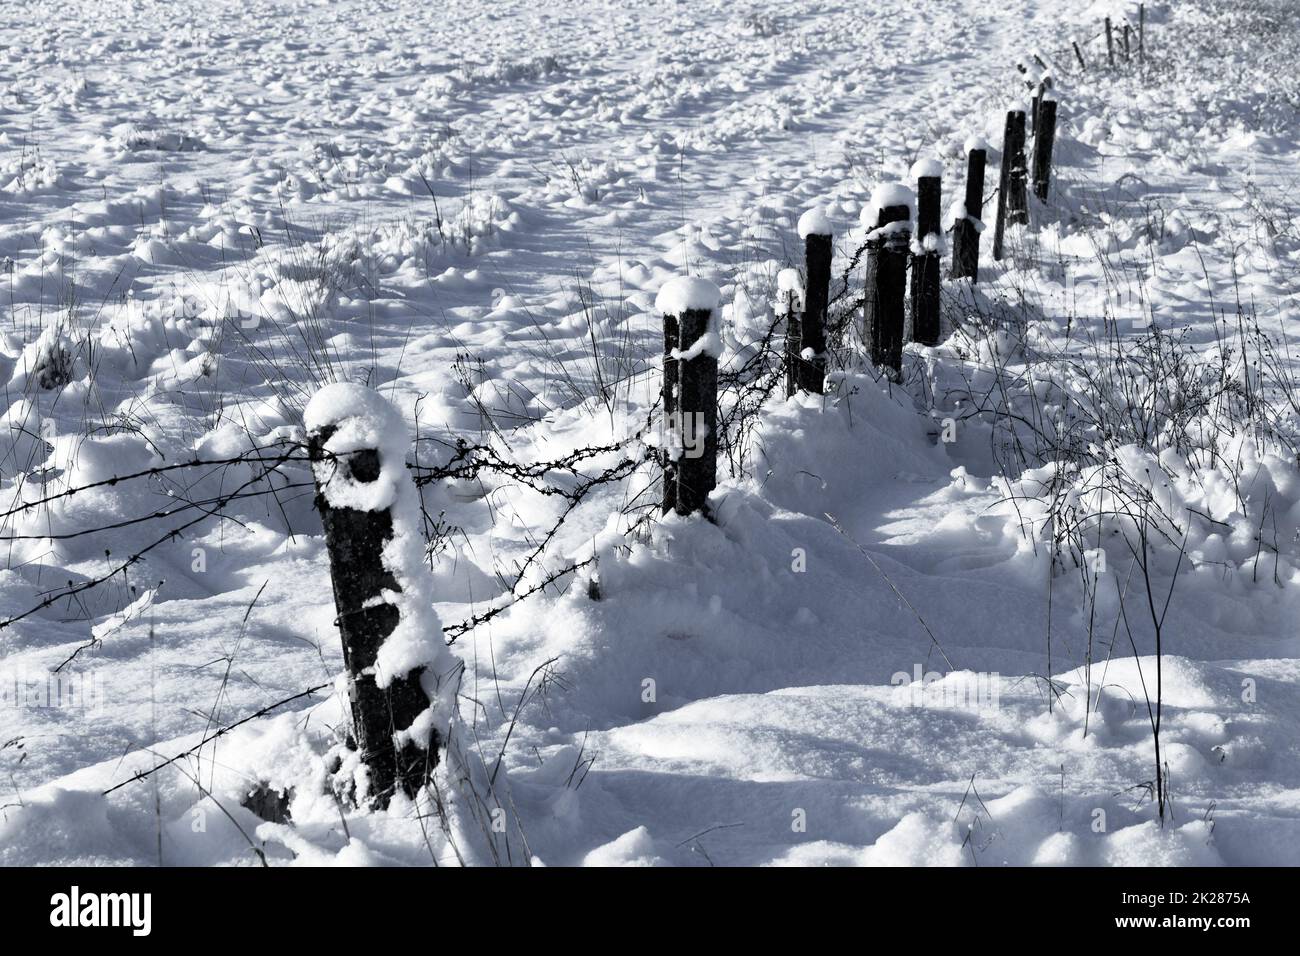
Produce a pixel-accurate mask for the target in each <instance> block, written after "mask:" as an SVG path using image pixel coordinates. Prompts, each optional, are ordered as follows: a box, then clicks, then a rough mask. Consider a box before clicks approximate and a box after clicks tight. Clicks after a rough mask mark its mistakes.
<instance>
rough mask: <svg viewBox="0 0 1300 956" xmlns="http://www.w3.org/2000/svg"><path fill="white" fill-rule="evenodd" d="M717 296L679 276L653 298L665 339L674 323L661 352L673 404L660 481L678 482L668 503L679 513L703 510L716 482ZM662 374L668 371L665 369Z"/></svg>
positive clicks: (701, 283) (713, 290)
mask: <svg viewBox="0 0 1300 956" xmlns="http://www.w3.org/2000/svg"><path fill="white" fill-rule="evenodd" d="M721 297H722V293H721V292H720V291H719V289H718V287H717V286H716V285H714V284H713V283H712V282H709V281H707V280H705V279H696V278H691V277H687V276H679V277H678V278H676V279H670V280H668V282H666V283H664V285H663V287H662V288H661V289H660V290H659V295H658V297H657V298H656V299H655V308H656V309H658V310H659V312H660V313H661V314H662V315H663V317H664V330H665V332H664V335H665V342H667V339H668V329H669V327H670V320H671V324H672V325H675V326H676V338H677V341H676V344H675V345H674V346H673V347H672V348H671V349H670V350H669V351H668V353H667V355H666V356H665V358H666V359H667V358H668V357H669V356H671V360H672V364H673V374H674V376H675V383H674V384H675V387H676V395H677V407H676V409H675V410H674V414H673V416H672V417H671V418H669V417H665V425H666V428H667V430H668V431H669V432H670V433H671V434H670V436H669V442H668V447H667V449H666V454H665V464H664V484H665V485H667V484H668V483H669V482H670V481H673V482H675V484H676V489H675V491H674V494H673V503H672V506H673V510H674V511H675V512H676V513H677V514H679V515H689V514H691V513H693V512H696V511H704V510H705V506H706V504H707V502H708V498H709V492H711V491H712V490H713V489H714V488H715V487H716V486H717V480H718V357H719V355H720V353H721V351H722V339H721V336H720V335H719V333H718V329H717V327H716V317H717V309H718V302H719V300H720V299H721ZM665 364H667V363H665ZM664 374H665V377H667V376H668V374H669V370H668V369H667V368H665V370H664ZM665 415H666V416H667V412H665ZM669 462H671V463H672V470H671V472H670V470H669ZM665 500H666V495H665Z"/></svg>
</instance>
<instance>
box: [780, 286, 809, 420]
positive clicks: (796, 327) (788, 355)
mask: <svg viewBox="0 0 1300 956" xmlns="http://www.w3.org/2000/svg"><path fill="white" fill-rule="evenodd" d="M775 311H776V316H777V318H781V317H784V318H785V356H784V359H783V364H784V365H785V396H786V398H789V397H790V396H791V395H793V394H794V393H795V392H797V391H799V356H800V353H801V352H802V351H803V325H804V314H803V313H804V293H803V284H802V282H800V280H799V270H797V269H782V270H781V271H780V272H779V273H778V274H777V277H776V309H775Z"/></svg>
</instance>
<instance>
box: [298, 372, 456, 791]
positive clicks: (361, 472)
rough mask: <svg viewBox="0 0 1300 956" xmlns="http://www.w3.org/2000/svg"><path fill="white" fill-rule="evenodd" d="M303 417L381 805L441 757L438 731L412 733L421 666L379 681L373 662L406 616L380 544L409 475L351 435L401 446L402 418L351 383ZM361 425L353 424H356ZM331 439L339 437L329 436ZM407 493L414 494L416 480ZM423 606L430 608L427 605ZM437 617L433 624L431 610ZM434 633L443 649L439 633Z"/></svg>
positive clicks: (421, 693) (388, 451)
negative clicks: (377, 502)
mask: <svg viewBox="0 0 1300 956" xmlns="http://www.w3.org/2000/svg"><path fill="white" fill-rule="evenodd" d="M340 410H341V411H340ZM305 417H306V420H307V426H308V438H307V453H308V458H309V459H310V461H311V463H312V472H313V476H314V478H315V484H316V509H317V511H319V512H320V516H321V523H322V524H323V525H324V527H325V547H326V550H327V551H328V552H329V561H330V578H331V580H332V583H333V587H334V606H335V609H336V610H337V612H338V618H337V620H336V622H335V623H336V624H337V625H338V629H339V636H340V637H341V638H342V642H343V660H344V663H345V665H346V667H347V672H348V678H347V679H348V698H349V702H350V705H351V711H352V721H353V728H354V733H355V743H356V746H357V749H358V751H359V752H360V754H361V759H362V762H363V763H364V764H365V766H366V767H367V769H368V773H369V798H370V803H371V805H372V806H376V807H380V808H384V807H387V806H388V804H389V801H390V800H391V798H392V796H393V794H394V793H395V792H396V791H397V790H398V789H401V791H402V792H403V793H405V794H406V795H407V796H408V797H414V796H415V795H416V794H417V793H418V792H419V790H420V788H421V787H423V786H424V784H425V782H426V781H427V780H428V779H429V774H430V773H431V772H432V770H433V768H434V767H435V766H436V765H437V763H438V749H439V747H440V746H441V744H442V740H441V735H440V733H439V731H438V729H437V728H433V729H432V730H431V732H430V733H429V734H428V736H426V737H424V739H423V740H419V739H413V738H418V737H419V734H418V731H416V730H415V727H414V725H415V724H416V721H417V718H419V717H421V715H422V714H424V712H425V711H427V710H428V709H429V706H430V700H429V697H428V695H427V694H426V693H425V690H424V687H423V685H422V681H421V678H422V676H423V674H424V672H425V667H424V666H418V667H415V668H413V669H411V670H409V671H408V672H407V673H405V674H398V675H390V678H389V679H387V680H385V679H384V677H383V674H382V673H381V672H382V670H383V668H382V666H377V662H379V661H380V656H381V647H382V646H383V644H384V642H385V641H386V640H387V639H388V638H389V637H390V635H392V634H393V632H394V631H395V630H396V629H397V627H398V625H399V624H400V623H401V621H402V617H403V611H402V609H401V608H400V607H399V603H398V602H400V600H401V595H402V594H403V588H402V586H401V584H400V583H399V582H398V579H397V576H396V574H395V567H396V566H395V565H394V564H393V563H392V559H391V556H389V555H388V554H387V552H386V548H387V546H388V545H389V544H390V542H391V541H392V539H393V535H394V522H395V518H394V510H395V508H396V504H395V502H396V501H397V499H398V497H399V496H400V495H401V494H402V492H403V490H404V489H403V488H400V487H394V486H395V485H396V483H399V482H405V483H408V484H409V483H410V481H411V479H410V476H409V475H408V474H407V471H406V462H405V456H404V452H403V451H402V450H400V448H399V449H398V450H397V451H394V450H393V449H392V448H384V447H361V448H357V447H353V443H351V440H350V434H351V433H354V432H357V431H360V432H362V433H366V434H369V435H372V436H373V435H391V434H392V433H393V431H394V430H397V431H399V432H400V434H401V436H402V437H401V442H402V444H405V441H406V425H405V423H404V422H403V420H402V417H401V415H400V413H398V411H397V410H396V409H395V408H393V407H392V406H391V405H389V404H388V402H387V401H386V400H385V399H383V398H382V397H381V396H380V395H379V394H378V393H376V392H374V391H372V390H370V389H367V388H363V387H362V386H359V385H352V384H336V385H329V386H326V387H325V388H324V389H322V390H321V391H319V392H317V394H316V396H315V397H313V399H312V401H311V402H310V403H309V405H308V407H307V411H306V415H305ZM357 424H359V425H360V428H359V429H357V428H355V427H354V425H357ZM336 436H338V439H339V440H337V441H332V439H335V438H336ZM379 444H382V441H381V442H380V443H379ZM394 454H396V455H399V456H400V457H401V460H400V461H399V462H398V463H397V464H396V466H394V465H393V464H392V463H391V461H389V460H388V459H389V458H390V457H391V456H392V455H394ZM340 489H341V490H340ZM385 493H387V494H388V495H389V497H390V498H391V499H392V501H393V502H394V503H391V504H389V505H387V506H385V507H382V508H367V507H365V500H366V498H367V497H368V496H374V497H375V498H377V499H382V498H383V497H384V495H385ZM410 493H411V494H412V495H413V494H414V488H413V487H411V489H410ZM353 505H358V506H355V507H354V506H353ZM417 563H418V559H417ZM420 570H422V569H420ZM428 613H429V614H430V615H432V607H430V609H429V612H428ZM433 620H434V622H435V626H436V617H434V618H433ZM422 623H424V622H422ZM432 639H433V640H436V641H437V642H438V647H439V648H440V650H441V653H442V654H446V653H447V651H446V649H445V647H442V634H441V633H438V634H435V635H433V638H432ZM381 685H382V686H381ZM403 732H409V733H403ZM399 740H400V741H401V743H400V745H399V743H398V741H399ZM422 744H423V745H422Z"/></svg>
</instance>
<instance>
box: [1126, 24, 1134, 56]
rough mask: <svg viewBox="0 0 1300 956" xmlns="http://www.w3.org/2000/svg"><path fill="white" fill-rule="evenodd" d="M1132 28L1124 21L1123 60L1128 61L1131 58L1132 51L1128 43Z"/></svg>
mask: <svg viewBox="0 0 1300 956" xmlns="http://www.w3.org/2000/svg"><path fill="white" fill-rule="evenodd" d="M1132 32H1133V28H1132V27H1131V26H1129V24H1128V21H1127V20H1125V21H1124V62H1125V63H1128V62H1129V61H1130V60H1131V59H1132V58H1133V51H1132V48H1131V46H1130V43H1129V35H1130V34H1131V33H1132Z"/></svg>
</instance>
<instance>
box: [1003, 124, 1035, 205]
mask: <svg viewBox="0 0 1300 956" xmlns="http://www.w3.org/2000/svg"><path fill="white" fill-rule="evenodd" d="M1010 117H1011V134H1012V138H1011V142H1010V143H1008V152H1006V153H1004V154H1003V156H1002V163H1003V165H1004V166H1006V169H1007V225H1010V226H1015V225H1024V224H1025V223H1027V222H1029V191H1028V183H1027V180H1028V177H1029V170H1028V169H1027V168H1026V167H1025V114H1024V112H1023V111H1022V110H1013V111H1012V112H1011V114H1010Z"/></svg>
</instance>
